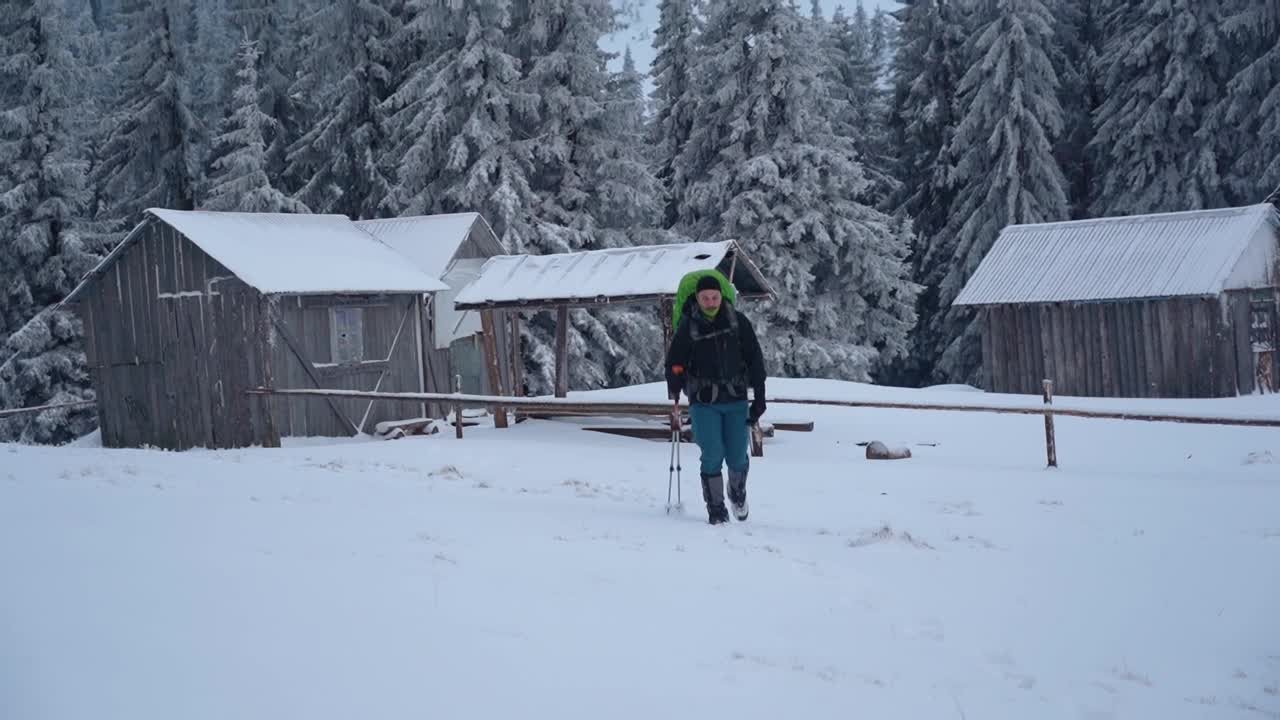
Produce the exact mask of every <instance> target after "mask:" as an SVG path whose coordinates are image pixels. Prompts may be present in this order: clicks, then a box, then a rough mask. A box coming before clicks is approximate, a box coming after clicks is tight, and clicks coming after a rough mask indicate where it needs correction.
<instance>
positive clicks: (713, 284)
mask: <svg viewBox="0 0 1280 720" xmlns="http://www.w3.org/2000/svg"><path fill="white" fill-rule="evenodd" d="M703 290H721V288H720V281H719V280H717V279H716V278H715V276H714V275H703V276H702V277H700V278H698V290H697V291H698V292H702V291H703ZM721 292H723V290H721Z"/></svg>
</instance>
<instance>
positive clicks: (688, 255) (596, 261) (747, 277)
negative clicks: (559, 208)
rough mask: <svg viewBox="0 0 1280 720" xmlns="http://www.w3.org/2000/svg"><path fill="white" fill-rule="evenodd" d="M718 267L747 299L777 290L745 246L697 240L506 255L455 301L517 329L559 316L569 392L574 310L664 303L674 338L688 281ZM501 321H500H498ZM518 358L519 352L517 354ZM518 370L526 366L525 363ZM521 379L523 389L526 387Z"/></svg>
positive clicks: (559, 379)
mask: <svg viewBox="0 0 1280 720" xmlns="http://www.w3.org/2000/svg"><path fill="white" fill-rule="evenodd" d="M711 268H715V269H718V270H720V271H721V272H722V273H724V274H725V276H727V277H728V278H729V280H730V281H731V282H732V283H733V284H734V287H735V288H736V289H737V292H738V296H739V297H741V298H766V297H772V296H773V290H772V289H771V288H770V287H769V284H768V283H767V282H766V281H765V278H764V276H763V275H762V274H761V273H760V270H759V268H758V267H757V266H756V264H755V263H754V262H752V260H751V259H750V258H749V257H748V256H747V254H746V253H745V252H744V251H743V250H742V248H741V246H739V245H738V243H737V242H735V241H732V240H726V241H722V242H692V243H674V244H667V245H643V246H639V247H628V248H617V249H605V250H585V251H581V252H573V253H555V254H550V255H499V256H495V257H492V258H490V259H489V260H487V261H486V262H485V263H484V265H483V267H482V268H481V270H480V273H479V275H478V276H477V277H476V278H475V280H473V281H472V282H471V283H470V284H468V285H467V286H466V287H464V288H463V289H462V290H461V291H460V292H458V294H457V296H456V297H455V298H454V307H455V308H457V309H458V310H460V311H465V310H476V311H480V312H482V313H502V314H505V315H506V316H507V317H508V318H509V321H510V322H511V324H512V326H513V328H515V329H516V331H517V334H516V336H515V337H517V338H518V327H519V319H518V318H519V313H520V312H521V311H529V310H532V311H537V310H549V309H554V310H555V311H556V347H555V352H556V387H555V394H556V396H558V397H564V396H565V395H567V394H568V377H569V373H568V357H567V355H568V353H567V347H566V346H567V340H568V324H569V315H568V313H569V309H570V308H575V307H595V306H602V305H636V304H647V303H656V304H658V305H659V306H660V307H661V313H662V318H663V324H664V326H665V327H666V328H667V334H668V337H669V335H670V327H671V303H672V302H673V298H674V296H675V294H676V289H677V286H678V285H679V283H680V279H681V278H682V277H684V275H685V274H686V273H689V272H691V271H694V270H704V269H711ZM495 322H499V321H495ZM516 353H517V356H518V347H517V349H516ZM517 369H518V363H517ZM518 382H519V381H518V379H517V385H516V387H519V385H518Z"/></svg>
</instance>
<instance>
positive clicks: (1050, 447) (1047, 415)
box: [1044, 380, 1058, 467]
mask: <svg viewBox="0 0 1280 720" xmlns="http://www.w3.org/2000/svg"><path fill="white" fill-rule="evenodd" d="M1044 447H1045V451H1046V452H1047V453H1048V455H1049V467H1058V442H1057V439H1056V438H1054V435H1053V381H1052V380H1045V381H1044Z"/></svg>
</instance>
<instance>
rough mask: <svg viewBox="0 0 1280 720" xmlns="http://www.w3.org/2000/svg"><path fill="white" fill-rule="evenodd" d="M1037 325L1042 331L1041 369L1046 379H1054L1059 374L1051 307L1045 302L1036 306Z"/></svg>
mask: <svg viewBox="0 0 1280 720" xmlns="http://www.w3.org/2000/svg"><path fill="white" fill-rule="evenodd" d="M1034 309H1035V313H1036V327H1037V329H1038V330H1039V332H1040V370H1041V374H1042V375H1044V379H1047V380H1053V378H1054V376H1056V375H1057V374H1058V372H1057V366H1056V364H1055V362H1054V360H1055V358H1054V353H1055V348H1054V345H1053V325H1052V324H1051V323H1052V318H1050V316H1049V307H1048V306H1047V305H1044V304H1039V305H1036V306H1035V308H1034Z"/></svg>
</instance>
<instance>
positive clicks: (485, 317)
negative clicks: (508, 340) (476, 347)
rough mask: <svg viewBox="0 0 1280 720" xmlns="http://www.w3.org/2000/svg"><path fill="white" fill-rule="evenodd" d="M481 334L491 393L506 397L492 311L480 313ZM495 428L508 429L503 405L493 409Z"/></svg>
mask: <svg viewBox="0 0 1280 720" xmlns="http://www.w3.org/2000/svg"><path fill="white" fill-rule="evenodd" d="M480 332H481V334H483V335H484V361H485V362H484V364H485V365H486V366H487V367H488V369H489V392H490V394H493V395H506V394H507V393H506V389H505V388H503V387H502V370H501V368H499V367H498V337H497V333H498V330H497V326H496V323H494V321H493V311H492V310H481V311H480ZM493 424H494V427H498V428H506V427H507V410H506V408H504V407H502V406H501V405H497V406H494V408H493Z"/></svg>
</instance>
